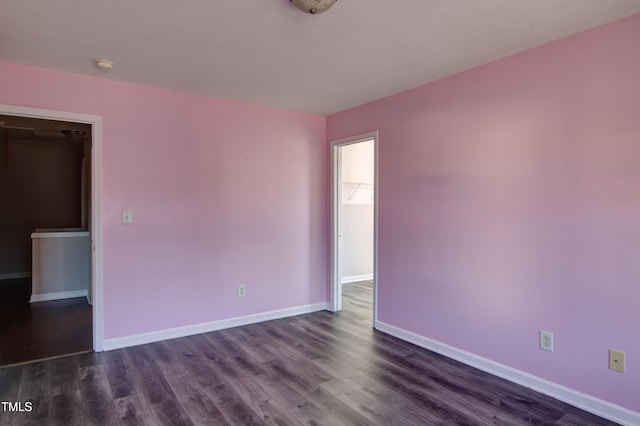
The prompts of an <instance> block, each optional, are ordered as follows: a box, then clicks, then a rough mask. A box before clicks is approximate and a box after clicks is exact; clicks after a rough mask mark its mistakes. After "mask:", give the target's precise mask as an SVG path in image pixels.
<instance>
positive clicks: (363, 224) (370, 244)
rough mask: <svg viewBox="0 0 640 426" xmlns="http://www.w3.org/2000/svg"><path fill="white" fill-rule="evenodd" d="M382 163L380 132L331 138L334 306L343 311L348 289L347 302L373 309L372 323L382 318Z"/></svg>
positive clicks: (332, 282) (331, 304)
mask: <svg viewBox="0 0 640 426" xmlns="http://www.w3.org/2000/svg"><path fill="white" fill-rule="evenodd" d="M377 165H378V132H372V133H367V134H364V135H359V136H355V137H350V138H346V139H340V140H337V141H334V142H332V143H331V207H332V208H331V212H332V213H331V303H330V308H331V311H333V312H338V311H341V310H342V309H343V295H346V296H347V297H349V299H348V305H344V306H349V307H363V306H364V307H367V309H371V310H372V312H371V311H370V312H369V313H370V314H372V317H373V323H375V321H376V319H377V253H378V249H377V246H378V238H377V235H378V232H377V217H378V214H377V198H378V197H377V185H378V166H377ZM371 298H372V299H373V300H371ZM361 302H362V303H361ZM369 307H371V308H369Z"/></svg>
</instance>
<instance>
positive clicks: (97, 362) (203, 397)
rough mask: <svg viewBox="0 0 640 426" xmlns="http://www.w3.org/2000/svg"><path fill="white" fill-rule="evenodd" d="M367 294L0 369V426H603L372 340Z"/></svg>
mask: <svg viewBox="0 0 640 426" xmlns="http://www.w3.org/2000/svg"><path fill="white" fill-rule="evenodd" d="M371 289H372V286H371V283H357V284H350V285H345V286H344V301H343V303H344V307H345V309H344V310H343V311H342V312H340V313H337V314H334V313H330V312H317V313H312V314H307V315H301V316H297V317H292V318H287V319H281V320H275V321H269V322H265V323H260V324H254V325H249V326H244V327H237V328H233V329H227V330H223V331H218V332H212V333H205V334H200V335H196V336H191V337H185V338H181V339H174V340H168V341H163V342H157V343H152V344H148V345H142V346H137V347H132V348H126V349H120V350H114V351H111V352H105V353H86V354H80V355H75V356H69V357H65V358H59V359H54V360H48V361H44V362H37V363H32V364H28V365H22V366H16V367H7V368H2V369H0V383H2V384H3V386H2V387H1V388H0V400H1V401H23V402H24V401H33V407H34V409H33V411H32V412H29V413H14V414H7V413H2V414H1V415H2V417H0V424H2V425H4V424H18V425H20V424H48V425H49V424H60V425H74V424H77V425H90V424H99V425H105V424H107V425H144V424H147V425H162V424H173V425H191V424H198V425H229V424H233V425H261V424H278V425H302V424H315V425H365V424H372V425H373V424H377V425H384V426H387V425H429V424H438V425H483V426H484V425H490V424H505V425H527V424H529V425H565V426H568V425H581V426H585V425H607V424H611V423H610V422H607V421H604V420H602V419H600V418H597V417H594V416H591V415H589V414H587V413H585V412H582V411H580V410H578V409H576V408H573V407H570V406H568V405H566V404H563V403H561V402H558V401H555V400H553V399H551V398H548V397H545V396H543V395H541V394H538V393H536V392H532V391H530V390H527V389H525V388H522V387H520V386H518V385H515V384H513V383H509V382H506V381H504V380H501V379H499V378H497V377H494V376H491V375H488V374H485V373H483V372H480V371H478V370H475V369H473V368H470V367H467V366H464V365H462V364H459V363H457V362H454V361H451V360H449V359H446V358H444V357H442V356H439V355H436V354H434V353H432V352H429V351H426V350H423V349H421V348H418V347H416V346H414V345H411V344H409V343H406V342H403V341H401V340H398V339H395V338H393V337H391V336H388V335H386V334H384V333H380V332H377V331H374V330H373V329H372V323H371V320H372V319H371V311H372V308H371V300H372V290H371Z"/></svg>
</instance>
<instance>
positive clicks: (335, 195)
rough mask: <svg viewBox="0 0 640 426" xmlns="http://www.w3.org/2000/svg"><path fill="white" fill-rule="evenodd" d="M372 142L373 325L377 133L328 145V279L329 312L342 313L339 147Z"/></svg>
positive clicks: (376, 279) (376, 285)
mask: <svg viewBox="0 0 640 426" xmlns="http://www.w3.org/2000/svg"><path fill="white" fill-rule="evenodd" d="M370 140H373V147H374V149H373V150H374V166H373V168H374V170H373V322H374V324H375V323H376V321H377V320H378V187H379V186H380V185H379V182H378V156H379V155H378V151H379V145H380V143H379V142H380V141H379V135H378V131H374V132H369V133H365V134H361V135H356V136H351V137H348V138H343V139H338V140H335V141H332V142H331V144H330V158H331V258H330V261H331V273H330V276H329V279H330V309H329V310H330V311H332V312H337V311H339V310H341V309H342V282H343V281H342V279H341V277H340V268H339V252H338V244H339V242H338V231H339V229H338V228H339V225H338V223H337V222H338V209H339V204H338V203H339V202H340V200H341V196H340V185H338V183H339V181H340V176H339V174H340V167H338V165H339V161H338V160H339V153H340V151H339V149H338V148H339V147H342V146H345V145H351V144H355V143H359V142H366V141H370Z"/></svg>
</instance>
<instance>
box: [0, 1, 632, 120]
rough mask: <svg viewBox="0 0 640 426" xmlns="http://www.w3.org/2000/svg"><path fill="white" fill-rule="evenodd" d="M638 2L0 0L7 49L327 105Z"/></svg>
mask: <svg viewBox="0 0 640 426" xmlns="http://www.w3.org/2000/svg"><path fill="white" fill-rule="evenodd" d="M638 12H640V1H638V0H339V1H338V2H337V3H336V5H335V6H334V7H333V8H332V9H330V10H329V11H327V12H325V13H323V14H320V15H315V16H312V15H305V14H303V13H301V12H300V11H299V10H298V9H296V8H295V7H294V6H293V5H291V4H290V3H289V0H185V1H176V0H135V1H131V0H108V1H105V0H54V1H43V0H0V60H5V61H9V62H16V63H22V64H28V65H34V66H39V67H45V68H52V69H57V70H63V71H68V72H73V73H79V74H86V75H92V76H99V77H103V78H109V79H114V80H121V81H127V82H132V83H140V84H145V85H152V86H160V87H167V88H172V89H177V90H182V91H186V92H192V93H199V94H203V95H207V96H213V97H220V98H227V99H234V100H238V101H244V102H251V103H257V104H262V105H271V106H276V107H282V108H288V109H293V110H298V111H306V112H311V113H317V114H332V113H335V112H338V111H342V110H345V109H348V108H351V107H354V106H357V105H361V104H363V103H366V102H369V101H373V100H375V99H379V98H381V97H385V96H388V95H391V94H394V93H398V92H400V91H403V90H406V89H410V88H412V87H416V86H419V85H422V84H424V83H427V82H430V81H433V80H437V79H439V78H442V77H445V76H447V75H451V74H454V73H456V72H459V71H462V70H466V69H469V68H472V67H475V66H477V65H480V64H483V63H486V62H490V61H493V60H495V59H499V58H502V57H505V56H508V55H511V54H513V53H516V52H520V51H523V50H526V49H529V48H531V47H534V46H538V45H541V44H544V43H547V42H549V41H552V40H556V39H559V38H562V37H565V36H567V35H570V34H574V33H576V32H580V31H583V30H585V29H588V28H592V27H595V26H598V25H601V24H604V23H607V22H611V21H614V20H616V19H619V18H622V17H626V16H628V15H631V14H634V13H638ZM96 58H107V59H110V60H112V61H114V62H115V63H116V65H115V68H114V69H113V70H112V71H110V72H108V73H106V72H104V71H101V70H98V69H97V68H96V67H95V64H94V62H93V61H94V59H96Z"/></svg>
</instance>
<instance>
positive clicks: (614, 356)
mask: <svg viewBox="0 0 640 426" xmlns="http://www.w3.org/2000/svg"><path fill="white" fill-rule="evenodd" d="M609 369H611V370H613V371H618V372H620V373H624V352H620V351H616V350H615V349H609Z"/></svg>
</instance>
